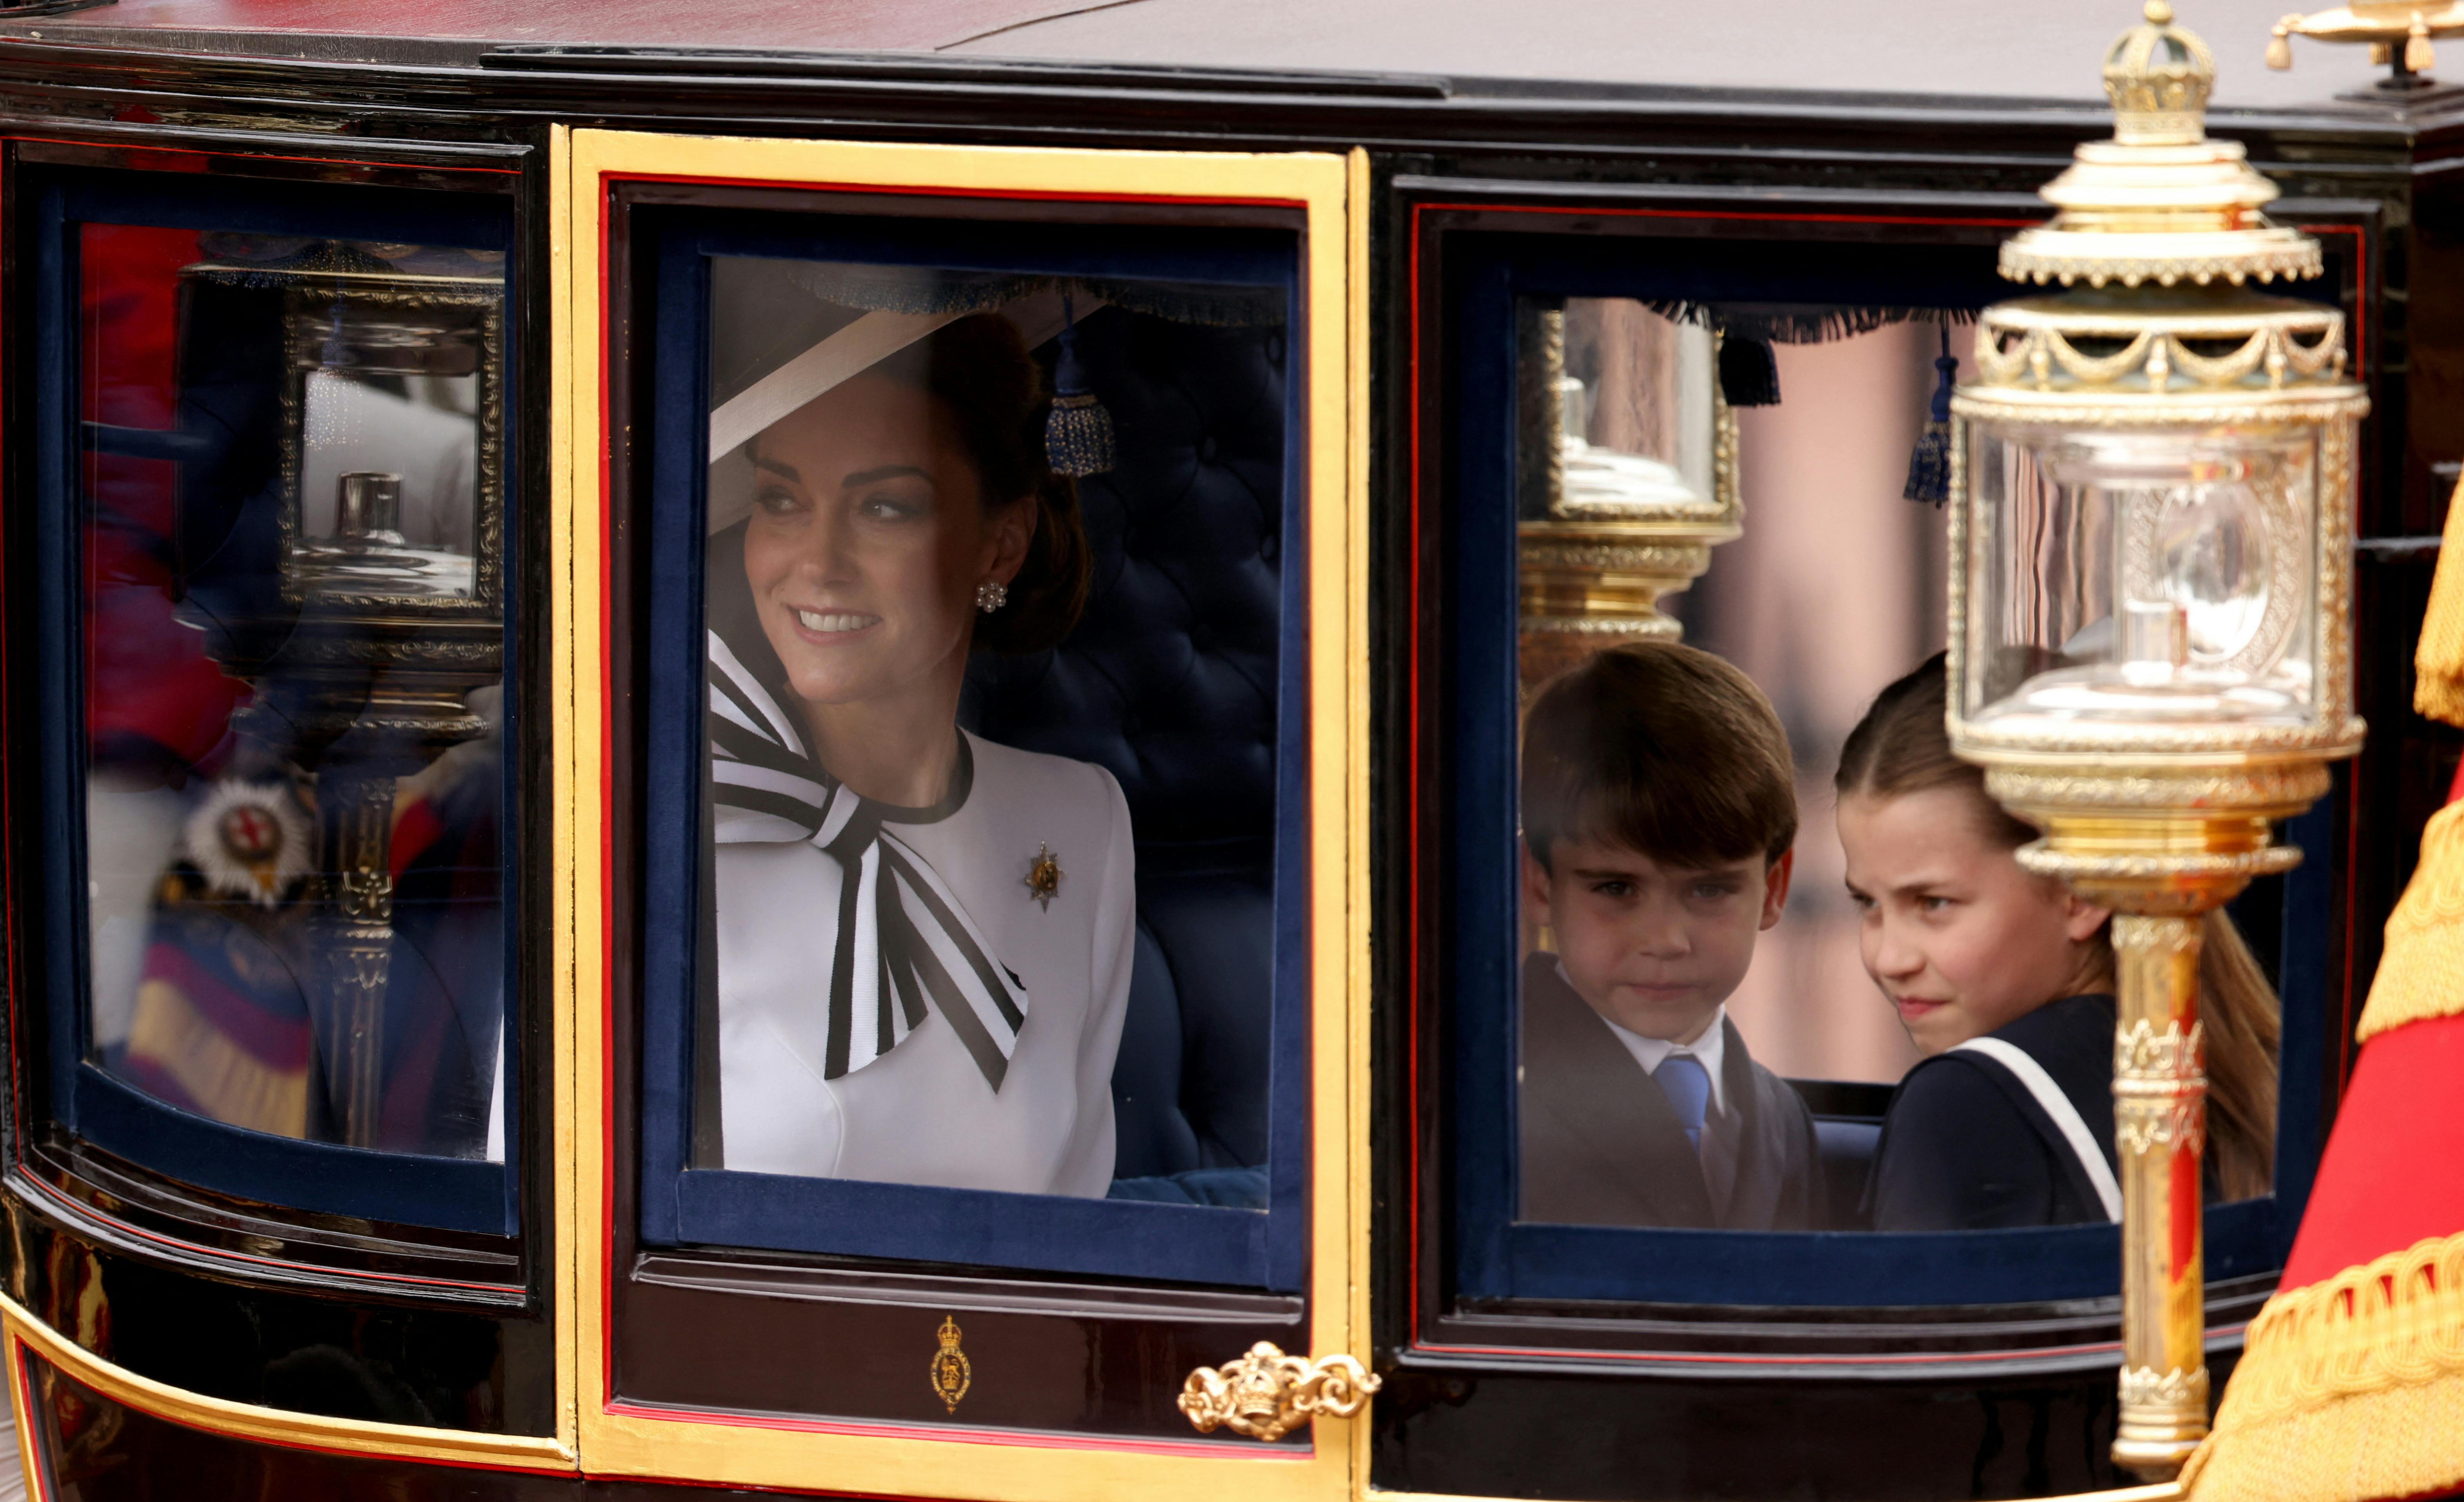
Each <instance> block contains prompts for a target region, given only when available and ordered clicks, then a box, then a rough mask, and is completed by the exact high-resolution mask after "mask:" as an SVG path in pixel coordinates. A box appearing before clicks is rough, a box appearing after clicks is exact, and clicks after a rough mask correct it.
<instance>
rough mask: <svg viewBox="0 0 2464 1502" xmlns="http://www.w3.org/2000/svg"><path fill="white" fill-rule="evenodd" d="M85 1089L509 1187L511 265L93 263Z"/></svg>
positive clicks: (105, 230) (409, 255)
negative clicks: (109, 1082)
mask: <svg viewBox="0 0 2464 1502" xmlns="http://www.w3.org/2000/svg"><path fill="white" fill-rule="evenodd" d="M79 268H80V269H79V278H80V286H81V294H82V298H81V321H80V338H79V357H80V368H79V414H80V416H81V418H82V420H83V431H84V433H85V447H86V451H87V456H86V460H85V464H84V469H83V475H82V479H83V491H84V503H83V505H82V508H81V509H80V511H79V513H78V515H79V518H80V530H81V538H82V552H83V557H84V573H83V586H84V587H83V594H84V599H83V621H84V629H85V630H84V634H85V706H84V707H85V733H86V734H85V745H86V767H87V770H86V784H85V820H86V832H87V850H86V875H87V892H86V897H87V909H88V915H89V932H88V982H89V987H90V996H91V1011H90V1014H89V1018H88V1028H89V1032H88V1037H89V1050H90V1051H89V1058H90V1060H91V1061H92V1062H93V1063H94V1064H96V1065H97V1066H99V1067H100V1068H101V1069H103V1070H104V1071H107V1072H109V1073H111V1074H112V1075H114V1076H116V1077H118V1078H119V1079H121V1080H122V1081H124V1082H126V1083H128V1084H130V1085H133V1086H135V1087H136V1088H138V1089H139V1090H142V1091H143V1092H145V1093H148V1094H150V1095H152V1096H154V1097H155V1098H156V1099H158V1100H161V1101H163V1102H165V1103H166V1104H169V1105H172V1106H175V1107H178V1108H180V1109H182V1110H185V1111H188V1112H192V1113H194V1114H196V1115H203V1116H206V1117H209V1118H211V1119H213V1120H216V1121H220V1122H224V1123H226V1124H229V1125H231V1126H236V1127H243V1128H247V1129H250V1130H253V1131H258V1132H265V1133H271V1134H274V1135H277V1136H282V1137H291V1138H311V1139H317V1140H322V1141H331V1142H341V1143H347V1144H350V1145H355V1146H362V1147H372V1148H381V1149H385V1150H390V1151H397V1152H407V1153H424V1154H435V1155H443V1156H451V1157H460V1158H482V1157H485V1158H489V1159H497V1160H501V1158H502V1156H503V1146H502V1136H503V1122H502V1120H501V1100H502V1088H501V1081H502V1077H503V1060H502V1059H501V1057H500V1051H501V1050H500V1047H499V1040H500V1038H501V1036H502V1033H503V1007H504V930H503V912H502V850H501V843H500V842H501V839H502V828H501V825H502V820H501V806H502V802H503V758H502V740H503V718H504V717H503V700H502V689H501V662H502V654H503V652H502V639H503V628H502V620H503V617H502V569H501V559H500V556H499V550H500V548H501V538H502V522H501V516H502V490H501V488H502V483H503V479H502V459H501V449H502V433H503V416H502V411H501V405H502V400H503V396H502V389H503V388H502V381H503V366H502V363H503V348H504V344H503V291H504V267H503V257H502V255H501V254H498V253H494V252H479V251H466V250H459V249H450V248H433V247H424V246H417V245H403V244H382V245H379V244H364V243H354V242H341V241H330V240H315V239H307V238H300V237H292V236H261V235H247V234H233V233H219V232H202V233H201V232H195V231H187V230H171V229H158V228H152V227H144V226H123V225H100V224H96V225H87V226H84V227H83V228H82V230H81V232H80V240H79Z"/></svg>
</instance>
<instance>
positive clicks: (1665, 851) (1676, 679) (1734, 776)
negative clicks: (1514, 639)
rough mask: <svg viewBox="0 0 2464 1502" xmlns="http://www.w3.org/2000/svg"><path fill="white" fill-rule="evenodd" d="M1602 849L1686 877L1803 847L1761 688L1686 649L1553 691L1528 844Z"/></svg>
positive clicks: (1530, 750) (1566, 676) (1782, 740)
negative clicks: (1681, 870)
mask: <svg viewBox="0 0 2464 1502" xmlns="http://www.w3.org/2000/svg"><path fill="white" fill-rule="evenodd" d="M1559 840H1598V841H1603V842H1607V843H1611V844H1617V845H1622V846H1625V847H1627V848H1628V849H1631V850H1639V851H1640V852H1641V853H1643V854H1645V855H1648V856H1650V857H1651V858H1652V859H1654V860H1657V861H1666V862H1668V863H1669V864H1671V865H1675V866H1681V867H1698V868H1699V867H1705V866H1715V865H1719V864H1721V863H1722V862H1725V861H1733V860H1743V859H1744V858H1745V857H1747V856H1749V855H1756V854H1759V855H1761V856H1762V857H1763V858H1764V859H1765V860H1766V861H1775V860H1777V859H1779V858H1780V856H1782V855H1783V854H1785V853H1787V851H1788V848H1789V847H1790V846H1791V845H1793V844H1794V843H1795V841H1796V770H1795V762H1794V760H1793V758H1792V757H1791V755H1790V754H1789V749H1788V732H1787V731H1785V730H1783V729H1781V728H1780V722H1779V716H1777V715H1776V714H1774V713H1772V711H1771V700H1769V699H1767V698H1765V697H1764V696H1763V691H1762V690H1761V689H1759V688H1756V687H1755V686H1754V680H1753V679H1751V678H1749V677H1747V676H1746V675H1745V674H1743V673H1740V672H1739V671H1737V669H1736V668H1735V667H1733V666H1731V665H1730V664H1729V663H1727V662H1726V661H1723V660H1722V659H1720V658H1718V657H1715V656H1713V655H1711V654H1710V653H1709V652H1700V651H1697V650H1696V649H1694V648H1692V647H1686V646H1682V645H1680V644H1678V643H1676V642H1661V641H1646V642H1632V643H1628V644H1626V645H1623V646H1617V647H1611V648H1608V649H1606V650H1604V651H1602V652H1595V653H1594V654H1593V655H1592V656H1590V657H1589V658H1586V659H1585V660H1584V661H1582V662H1581V663H1579V664H1577V665H1575V666H1574V667H1572V668H1569V669H1567V670H1566V671H1565V672H1564V673H1561V674H1558V675H1557V676H1555V677H1553V678H1551V679H1550V680H1549V682H1548V685H1547V686H1546V687H1544V688H1542V689H1541V691H1540V694H1539V696H1538V697H1537V698H1535V699H1533V700H1532V701H1531V709H1530V712H1529V714H1528V715H1527V716H1526V717H1525V719H1524V728H1523V841H1524V844H1525V845H1526V846H1528V847H1529V850H1530V851H1531V854H1532V857H1533V858H1534V859H1536V860H1538V861H1539V862H1540V864H1541V866H1542V867H1543V868H1546V867H1547V866H1548V865H1549V851H1550V848H1551V846H1553V845H1554V844H1555V843H1556V842H1557V841H1559Z"/></svg>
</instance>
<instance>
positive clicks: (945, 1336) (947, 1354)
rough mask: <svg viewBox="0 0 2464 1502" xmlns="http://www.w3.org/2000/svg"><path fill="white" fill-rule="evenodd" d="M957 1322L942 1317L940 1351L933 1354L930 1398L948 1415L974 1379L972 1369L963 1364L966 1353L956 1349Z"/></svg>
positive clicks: (974, 1371)
mask: <svg viewBox="0 0 2464 1502" xmlns="http://www.w3.org/2000/svg"><path fill="white" fill-rule="evenodd" d="M958 1336H959V1330H958V1321H957V1319H956V1318H953V1317H951V1316H949V1315H943V1316H942V1319H941V1349H940V1350H938V1351H936V1352H935V1353H934V1354H933V1396H934V1397H935V1398H938V1399H940V1400H941V1402H942V1403H944V1404H945V1405H947V1406H948V1408H949V1410H950V1411H951V1412H952V1413H956V1412H957V1411H958V1400H959V1399H961V1398H964V1397H965V1396H967V1387H968V1385H969V1384H970V1383H972V1382H973V1381H975V1376H976V1370H975V1367H974V1365H973V1364H972V1363H970V1362H969V1361H968V1360H967V1353H966V1352H964V1351H961V1350H959V1349H958Z"/></svg>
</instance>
